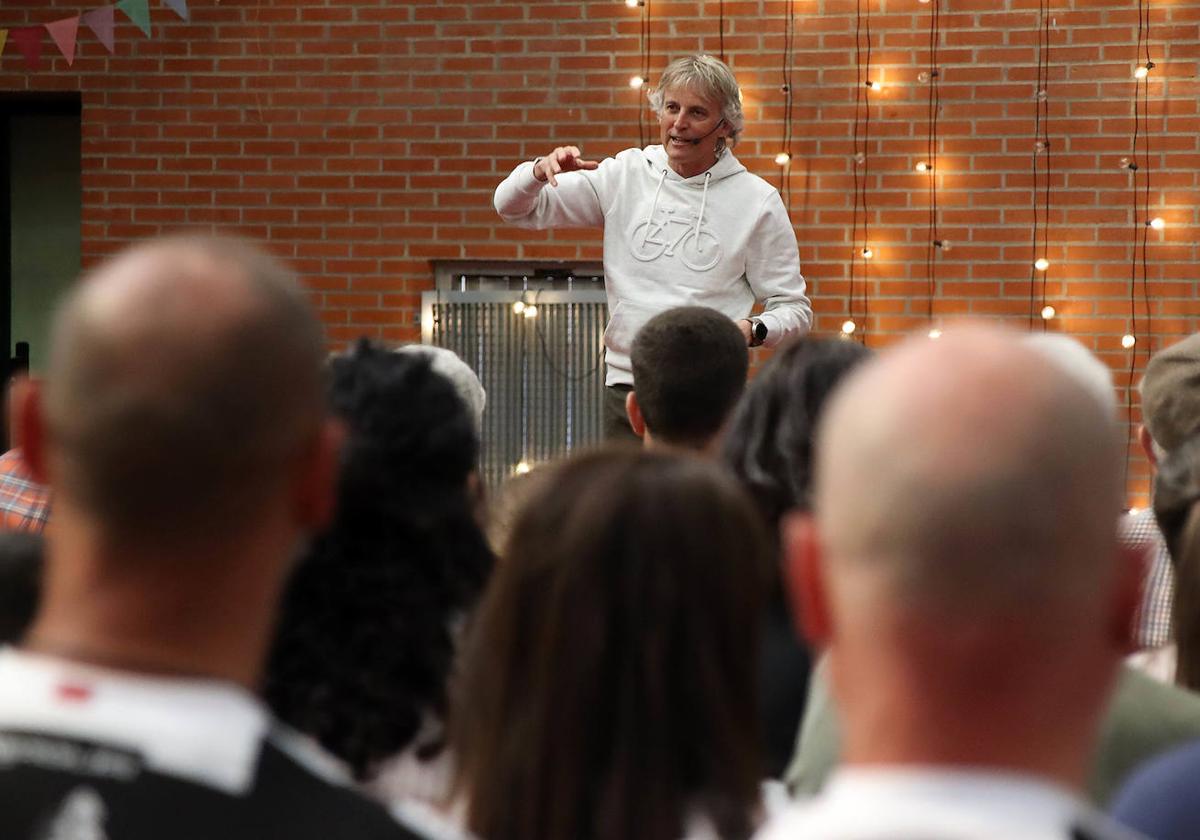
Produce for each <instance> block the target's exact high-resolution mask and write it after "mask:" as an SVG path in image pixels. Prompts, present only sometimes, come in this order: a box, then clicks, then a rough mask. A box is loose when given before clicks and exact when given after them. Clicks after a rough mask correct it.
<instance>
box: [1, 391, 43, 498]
mask: <svg viewBox="0 0 1200 840" xmlns="http://www.w3.org/2000/svg"><path fill="white" fill-rule="evenodd" d="M8 399H9V401H10V403H11V410H10V411H9V412H8V416H9V419H10V422H11V423H12V428H11V429H9V437H10V439H11V440H12V445H13V447H14V448H19V449H20V450H21V457H22V458H23V459H24V461H25V465H26V466H27V467H29V472H30V475H32V476H33V480H34V481H36V482H37V483H38V484H48V483H49V478H50V477H49V471H48V470H47V468H46V461H47V457H46V420H45V417H44V416H43V414H42V389H41V385H40V384H39V383H37V382H34V381H33V380H32V379H29V378H28V377H24V376H21V377H18V378H16V379H14V380H13V381H12V384H11V386H10V387H9V391H8Z"/></svg>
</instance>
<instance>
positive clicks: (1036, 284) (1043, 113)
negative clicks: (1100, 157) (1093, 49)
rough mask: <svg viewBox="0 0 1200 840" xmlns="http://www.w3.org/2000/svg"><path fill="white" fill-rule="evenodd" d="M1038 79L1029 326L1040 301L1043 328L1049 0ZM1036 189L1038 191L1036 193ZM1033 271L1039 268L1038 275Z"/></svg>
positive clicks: (1046, 314) (1042, 8)
mask: <svg viewBox="0 0 1200 840" xmlns="http://www.w3.org/2000/svg"><path fill="white" fill-rule="evenodd" d="M1038 21H1039V24H1040V25H1039V27H1038V29H1039V31H1038V47H1037V82H1036V83H1035V84H1036V87H1035V88H1034V90H1035V91H1036V94H1035V96H1034V98H1035V100H1036V102H1035V103H1034V112H1033V141H1034V142H1033V160H1032V165H1033V189H1032V190H1031V192H1032V199H1033V212H1032V214H1031V215H1032V218H1033V227H1032V230H1031V231H1030V239H1031V242H1030V251H1031V256H1032V257H1033V258H1034V259H1033V265H1032V267H1031V269H1030V272H1029V328H1030V329H1031V330H1032V329H1034V326H1035V325H1036V324H1037V316H1036V315H1035V313H1036V312H1037V311H1038V308H1039V305H1040V309H1041V316H1042V317H1041V321H1042V329H1043V330H1045V329H1046V322H1047V321H1049V320H1050V319H1051V318H1053V317H1054V307H1053V306H1050V305H1049V304H1047V303H1046V285H1047V283H1048V281H1049V274H1048V269H1049V268H1050V260H1048V259H1047V258H1046V253H1047V251H1048V250H1049V245H1050V129H1049V124H1050V101H1049V99H1050V93H1049V91H1050V0H1038ZM1039 192H1040V193H1041V194H1040V195H1039ZM1036 272H1041V277H1040V278H1039V277H1038V276H1037V273H1036Z"/></svg>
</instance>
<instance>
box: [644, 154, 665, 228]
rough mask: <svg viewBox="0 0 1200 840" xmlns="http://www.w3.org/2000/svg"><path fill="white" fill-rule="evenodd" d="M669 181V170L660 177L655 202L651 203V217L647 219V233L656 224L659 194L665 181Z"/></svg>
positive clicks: (655, 191)
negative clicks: (655, 217) (655, 216)
mask: <svg viewBox="0 0 1200 840" xmlns="http://www.w3.org/2000/svg"><path fill="white" fill-rule="evenodd" d="M665 180H667V170H666V169H664V170H663V171H662V175H659V176H658V187H657V188H656V189H655V190H654V201H652V202H650V215H649V216H647V217H646V233H647V234H649V233H650V225H652V224H653V223H654V211H655V210H657V209H658V194H659V193H661V192H662V185H663V181H665Z"/></svg>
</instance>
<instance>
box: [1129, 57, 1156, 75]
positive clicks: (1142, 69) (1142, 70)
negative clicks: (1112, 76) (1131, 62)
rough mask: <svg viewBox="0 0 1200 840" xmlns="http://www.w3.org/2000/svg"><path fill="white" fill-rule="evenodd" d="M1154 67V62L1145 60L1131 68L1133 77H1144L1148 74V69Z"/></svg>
mask: <svg viewBox="0 0 1200 840" xmlns="http://www.w3.org/2000/svg"><path fill="white" fill-rule="evenodd" d="M1153 69H1154V62H1153V61H1147V62H1146V63H1145V64H1139V65H1138V66H1137V67H1135V68H1134V70H1133V78H1135V79H1144V78H1146V77H1147V76H1149V75H1150V71H1151V70H1153Z"/></svg>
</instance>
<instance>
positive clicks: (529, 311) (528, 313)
mask: <svg viewBox="0 0 1200 840" xmlns="http://www.w3.org/2000/svg"><path fill="white" fill-rule="evenodd" d="M524 314H525V317H526V318H536V317H537V314H538V313H537V307H536V306H534V305H533V304H532V303H531V304H529V305H528V306H526V307H525V313H524Z"/></svg>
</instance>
